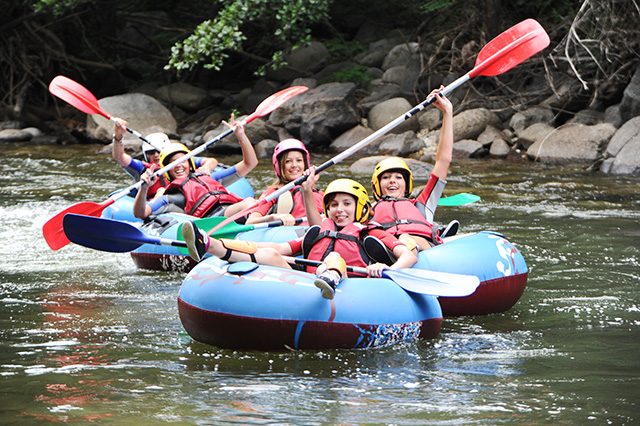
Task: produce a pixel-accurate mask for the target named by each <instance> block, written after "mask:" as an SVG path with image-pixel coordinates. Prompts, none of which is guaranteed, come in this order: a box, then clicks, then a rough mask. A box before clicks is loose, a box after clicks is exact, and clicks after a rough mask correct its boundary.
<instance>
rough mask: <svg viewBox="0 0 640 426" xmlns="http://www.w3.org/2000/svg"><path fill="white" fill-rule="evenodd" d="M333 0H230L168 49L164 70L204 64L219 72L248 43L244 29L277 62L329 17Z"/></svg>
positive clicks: (273, 62) (272, 60)
mask: <svg viewBox="0 0 640 426" xmlns="http://www.w3.org/2000/svg"><path fill="white" fill-rule="evenodd" d="M331 2H332V0H295V1H291V0H253V1H251V2H247V1H246V0H233V1H231V2H225V3H224V6H223V7H222V9H220V11H219V13H218V16H216V17H215V18H214V19H210V20H206V21H204V22H203V23H201V24H200V25H198V27H197V28H196V30H195V31H194V33H193V34H192V35H191V36H189V37H188V38H187V39H185V40H184V41H182V42H179V43H176V44H175V45H174V46H173V47H172V49H171V58H170V60H169V64H168V65H167V67H166V69H171V68H174V69H176V70H178V71H181V70H186V69H189V70H192V69H194V67H195V66H196V65H197V64H199V63H201V62H205V65H204V66H205V68H212V69H215V70H219V69H220V68H221V66H222V64H223V62H224V60H225V59H226V58H228V57H229V52H230V51H233V50H236V51H242V50H243V49H244V48H245V46H244V42H245V41H247V38H248V37H247V34H246V32H244V31H243V27H247V26H252V27H253V28H252V29H253V32H254V33H257V34H259V35H260V38H261V39H262V42H261V43H260V45H261V46H264V45H265V41H268V43H269V44H270V55H271V60H270V64H275V63H278V61H279V58H280V57H281V55H282V50H283V49H285V48H287V47H289V46H295V45H297V44H299V43H301V42H304V41H306V40H308V39H309V37H310V33H311V30H310V25H312V24H313V23H315V22H318V21H320V20H323V19H326V18H327V16H328V10H329V6H330V4H331Z"/></svg>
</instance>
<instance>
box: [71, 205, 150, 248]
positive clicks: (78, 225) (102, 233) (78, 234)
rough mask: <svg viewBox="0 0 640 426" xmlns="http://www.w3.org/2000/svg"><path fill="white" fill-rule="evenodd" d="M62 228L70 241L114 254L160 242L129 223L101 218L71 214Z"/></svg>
mask: <svg viewBox="0 0 640 426" xmlns="http://www.w3.org/2000/svg"><path fill="white" fill-rule="evenodd" d="M62 226H63V228H64V233H65V234H66V235H67V238H69V241H71V242H73V243H76V244H78V245H81V246H84V247H88V248H92V249H95V250H101V251H108V252H112V253H124V252H129V251H132V250H135V249H137V248H138V247H140V246H141V245H143V244H159V241H160V238H158V237H156V238H154V237H151V236H149V235H147V234H145V233H144V232H142V231H141V230H140V229H138V228H136V227H135V226H133V225H131V224H129V223H126V222H121V221H118V220H112V219H107V218H101V217H93V216H83V215H77V214H72V213H69V214H66V215H65V216H64V218H63V220H62Z"/></svg>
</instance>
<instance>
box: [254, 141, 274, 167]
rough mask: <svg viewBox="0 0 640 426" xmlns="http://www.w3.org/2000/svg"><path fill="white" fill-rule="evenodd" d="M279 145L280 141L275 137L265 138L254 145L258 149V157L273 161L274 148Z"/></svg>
mask: <svg viewBox="0 0 640 426" xmlns="http://www.w3.org/2000/svg"><path fill="white" fill-rule="evenodd" d="M277 145H278V141H276V140H273V139H264V140H262V141H260V142H258V143H257V144H255V145H254V146H253V148H254V149H255V150H256V155H257V156H258V158H266V159H268V160H269V162H271V158H272V156H273V150H274V149H275V148H276V146H277Z"/></svg>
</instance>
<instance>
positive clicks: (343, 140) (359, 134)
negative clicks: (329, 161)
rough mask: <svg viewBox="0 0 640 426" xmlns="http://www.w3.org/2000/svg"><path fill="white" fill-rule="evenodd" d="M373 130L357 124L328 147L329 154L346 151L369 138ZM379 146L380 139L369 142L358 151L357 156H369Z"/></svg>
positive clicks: (375, 151)
mask: <svg viewBox="0 0 640 426" xmlns="http://www.w3.org/2000/svg"><path fill="white" fill-rule="evenodd" d="M372 133H373V130H371V129H370V128H368V127H366V126H363V125H362V124H358V125H357V126H355V127H353V128H352V129H349V130H347V131H346V132H344V133H343V134H341V135H340V136H338V137H337V138H336V139H335V140H334V141H333V142H331V145H329V152H332V153H338V152H343V151H346V150H347V149H349V148H351V147H352V146H354V145H355V144H357V143H358V142H360V141H362V140H364V139H365V138H367V137H369V136H371V134H372ZM379 145H380V139H378V140H374V141H371V142H370V143H369V144H367V145H365V146H364V147H362V148H360V150H358V155H371V154H375V153H377V152H378V147H379Z"/></svg>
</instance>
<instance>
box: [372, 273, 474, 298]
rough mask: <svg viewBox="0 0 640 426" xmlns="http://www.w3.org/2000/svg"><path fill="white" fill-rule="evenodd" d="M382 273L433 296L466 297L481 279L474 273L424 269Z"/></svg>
mask: <svg viewBox="0 0 640 426" xmlns="http://www.w3.org/2000/svg"><path fill="white" fill-rule="evenodd" d="M382 275H383V276H386V277H388V278H390V279H392V280H393V281H394V282H395V283H396V284H398V285H399V286H400V287H402V288H403V289H405V290H407V291H410V292H412V293H420V294H430V295H432V296H444V297H464V296H468V295H470V294H473V292H475V291H476V289H477V288H478V286H479V285H480V279H479V278H478V277H476V276H474V275H461V274H452V273H449V272H436V271H427V270H424V269H397V270H394V269H387V270H384V271H383V272H382Z"/></svg>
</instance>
